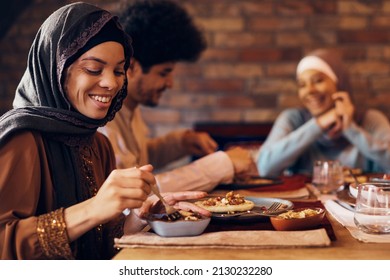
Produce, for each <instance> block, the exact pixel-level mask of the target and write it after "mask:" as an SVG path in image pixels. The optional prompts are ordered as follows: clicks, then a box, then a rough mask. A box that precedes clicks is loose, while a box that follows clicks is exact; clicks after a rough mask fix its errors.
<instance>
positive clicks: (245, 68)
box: [203, 63, 263, 79]
mask: <svg viewBox="0 0 390 280" xmlns="http://www.w3.org/2000/svg"><path fill="white" fill-rule="evenodd" d="M203 74H204V77H206V78H207V79H209V78H234V77H236V78H237V77H239V78H250V77H257V78H258V77H261V76H263V69H262V66H261V65H257V64H256V65H254V64H244V63H240V64H234V65H231V64H227V63H218V64H216V63H213V64H208V65H206V66H204V71H203Z"/></svg>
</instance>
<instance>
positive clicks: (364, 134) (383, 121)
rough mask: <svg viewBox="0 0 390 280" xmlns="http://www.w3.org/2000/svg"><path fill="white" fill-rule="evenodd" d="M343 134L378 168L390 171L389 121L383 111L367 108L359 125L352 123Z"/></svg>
mask: <svg viewBox="0 0 390 280" xmlns="http://www.w3.org/2000/svg"><path fill="white" fill-rule="evenodd" d="M344 136H345V137H346V138H347V139H348V140H349V141H350V142H351V143H352V144H353V145H354V146H356V147H357V149H358V150H359V152H360V153H361V154H362V155H363V156H364V157H365V158H367V159H368V160H371V161H372V162H373V163H374V166H378V167H379V170H382V171H385V172H387V173H388V172H390V123H389V120H388V119H387V117H386V116H385V115H384V114H383V113H381V112H380V111H378V110H368V111H367V113H366V115H365V117H364V120H363V122H362V124H361V126H359V125H357V124H356V123H352V125H351V126H350V128H348V129H347V130H345V131H344ZM375 169H376V168H374V170H371V171H379V170H378V169H377V170H375Z"/></svg>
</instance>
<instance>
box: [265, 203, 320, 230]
mask: <svg viewBox="0 0 390 280" xmlns="http://www.w3.org/2000/svg"><path fill="white" fill-rule="evenodd" d="M305 209H312V210H317V211H318V212H319V213H318V214H315V215H313V216H307V217H305V218H290V219H286V218H283V217H281V216H280V215H282V214H280V215H278V216H272V217H271V218H270V220H271V224H272V225H273V227H274V228H275V229H276V230H285V231H287V230H303V229H310V228H315V227H317V226H318V225H320V224H321V221H322V219H323V218H324V216H325V210H324V209H322V208H298V209H294V210H293V211H294V212H301V211H303V210H305Z"/></svg>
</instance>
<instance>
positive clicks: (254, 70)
mask: <svg viewBox="0 0 390 280" xmlns="http://www.w3.org/2000/svg"><path fill="white" fill-rule="evenodd" d="M33 2H34V4H33V5H32V6H31V7H30V9H29V10H27V11H25V12H24V13H23V14H22V15H21V16H20V17H19V18H18V20H16V21H15V24H14V25H13V27H12V28H11V29H10V30H9V32H8V34H7V35H6V37H5V38H3V39H2V40H1V41H0V113H3V112H5V111H6V110H8V109H9V108H10V106H11V103H12V99H13V94H14V91H15V88H16V86H17V83H18V80H19V79H20V77H21V75H22V74H23V71H24V68H25V63H26V57H27V53H28V48H29V46H30V44H31V42H32V39H33V37H34V34H35V32H36V30H37V29H38V27H39V25H40V24H41V22H42V21H43V20H44V19H45V18H46V17H47V16H48V15H49V14H50V13H51V12H52V11H53V10H55V9H56V8H58V7H60V6H61V5H63V4H64V3H69V2H75V1H43V0H35V1H33ZM89 2H90V3H95V4H97V5H100V6H102V7H105V8H107V9H109V10H111V11H115V10H116V9H118V7H119V1H112V0H100V1H98V0H90V1H89ZM179 2H180V3H182V4H183V5H184V6H185V7H186V8H187V9H188V11H189V12H190V13H191V15H193V16H194V18H195V20H196V22H197V23H198V24H199V25H200V26H201V27H202V28H203V29H204V31H205V32H206V36H207V39H208V43H209V48H208V50H207V51H206V52H205V53H204V55H203V56H202V58H201V60H200V61H199V62H198V63H196V64H187V65H185V64H181V65H178V67H177V71H176V79H175V86H174V88H173V89H172V90H170V91H169V92H167V93H166V94H165V95H164V96H163V98H162V100H161V104H160V106H159V107H158V108H153V109H148V108H145V109H144V110H143V112H144V116H145V119H146V121H147V122H148V123H149V124H150V126H151V128H152V132H153V133H154V134H161V133H165V132H167V131H169V130H171V129H173V128H177V127H191V126H192V124H193V123H194V122H196V121H209V120H215V121H237V122H238V121H242V122H251V121H272V120H274V119H275V118H276V116H277V115H278V114H279V113H280V111H281V110H283V109H284V108H287V107H290V106H295V105H297V104H299V101H298V99H297V94H296V85H295V78H294V72H295V66H296V64H297V62H298V60H299V59H300V58H301V57H302V55H303V54H305V53H306V52H308V51H310V50H311V49H314V48H317V47H330V48H336V49H339V50H341V51H342V52H343V53H344V55H345V57H346V61H347V64H348V66H349V68H350V71H351V73H352V82H353V86H354V91H355V99H356V102H357V106H367V107H375V108H377V109H379V110H381V111H383V112H384V113H385V114H386V115H388V116H389V117H390V101H389V98H388V96H389V94H390V75H389V71H390V63H389V62H390V45H389V41H390V0H389V1H385V0H383V1H379V0H360V1H357V0H341V1H335V0H316V1H314V0H313V1H309V0H262V1H260V0H240V1H238V0H214V1H210V0H181V1H179Z"/></svg>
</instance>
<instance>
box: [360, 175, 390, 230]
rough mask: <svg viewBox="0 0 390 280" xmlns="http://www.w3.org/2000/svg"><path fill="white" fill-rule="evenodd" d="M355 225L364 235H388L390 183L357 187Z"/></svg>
mask: <svg viewBox="0 0 390 280" xmlns="http://www.w3.org/2000/svg"><path fill="white" fill-rule="evenodd" d="M354 220H355V224H356V226H357V227H358V228H359V229H360V230H362V231H363V232H366V233H378V234H382V233H390V183H376V182H374V183H364V184H360V185H359V186H358V194H357V197H356V207H355V217H354Z"/></svg>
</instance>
